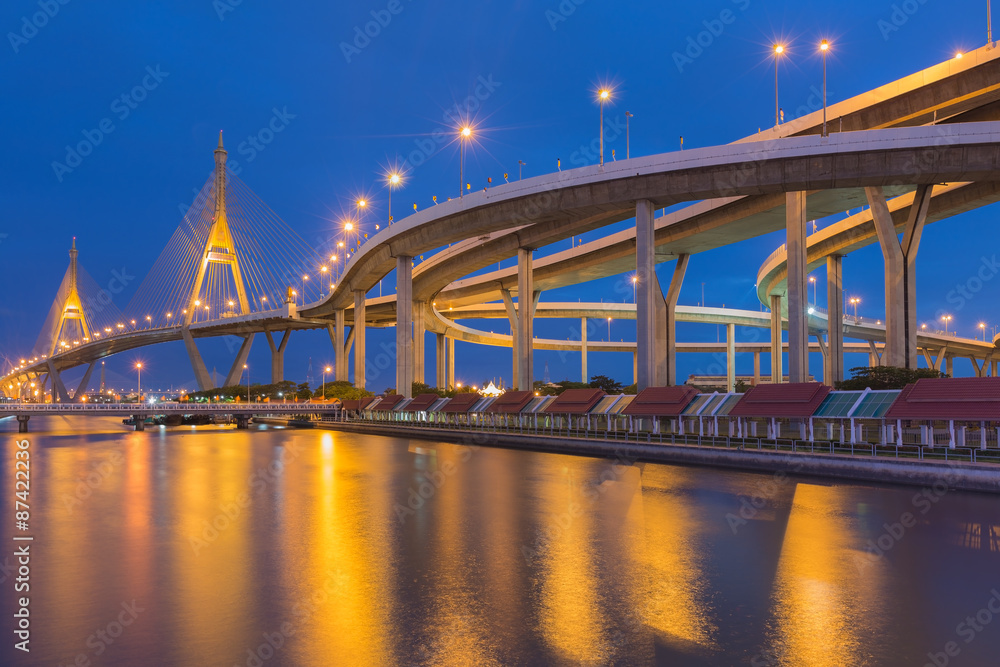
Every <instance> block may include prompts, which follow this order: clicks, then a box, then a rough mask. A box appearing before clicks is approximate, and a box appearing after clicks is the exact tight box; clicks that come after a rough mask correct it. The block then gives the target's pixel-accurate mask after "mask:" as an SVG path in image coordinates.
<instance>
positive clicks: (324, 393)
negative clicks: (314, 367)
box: [323, 366, 330, 401]
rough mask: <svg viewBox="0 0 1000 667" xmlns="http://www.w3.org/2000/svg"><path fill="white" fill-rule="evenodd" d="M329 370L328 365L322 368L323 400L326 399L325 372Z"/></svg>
mask: <svg viewBox="0 0 1000 667" xmlns="http://www.w3.org/2000/svg"><path fill="white" fill-rule="evenodd" d="M329 372H330V367H329V366H326V367H324V368H323V400H324V401H325V400H326V374H327V373H329Z"/></svg>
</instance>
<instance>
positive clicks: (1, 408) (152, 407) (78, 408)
mask: <svg viewBox="0 0 1000 667" xmlns="http://www.w3.org/2000/svg"><path fill="white" fill-rule="evenodd" d="M339 410H340V407H339V406H338V405H337V404H335V403H0V414H8V415H15V414H18V415H20V414H105V413H115V414H123V413H127V414H185V415H188V414H196V413H215V414H218V413H248V412H249V413H257V414H259V413H271V414H288V413H296V414H320V413H331V412H338V411H339Z"/></svg>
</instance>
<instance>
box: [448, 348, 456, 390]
mask: <svg viewBox="0 0 1000 667" xmlns="http://www.w3.org/2000/svg"><path fill="white" fill-rule="evenodd" d="M454 388H455V339H454V338H449V339H448V389H454Z"/></svg>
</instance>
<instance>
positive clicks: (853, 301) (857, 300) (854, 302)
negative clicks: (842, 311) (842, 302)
mask: <svg viewBox="0 0 1000 667" xmlns="http://www.w3.org/2000/svg"><path fill="white" fill-rule="evenodd" d="M859 303H861V299H860V298H859V297H856V296H852V297H851V300H850V304H851V305H852V306H854V321H855V322H857V321H858V304H859Z"/></svg>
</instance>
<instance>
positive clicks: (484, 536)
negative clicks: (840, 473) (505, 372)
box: [0, 417, 1000, 667]
mask: <svg viewBox="0 0 1000 667" xmlns="http://www.w3.org/2000/svg"><path fill="white" fill-rule="evenodd" d="M31 427H32V433H30V434H27V435H26V436H18V435H17V434H16V424H15V423H12V420H9V419H8V420H4V421H0V429H4V431H3V445H2V452H3V461H4V464H3V465H4V468H3V474H2V475H0V479H2V480H3V484H2V490H3V495H4V501H3V507H4V511H3V513H2V516H0V538H2V540H3V542H4V543H5V544H6V545H7V546H5V547H4V548H3V551H2V552H0V566H2V571H0V577H2V578H3V583H2V585H0V589H2V591H3V593H2V602H0V608H2V612H3V618H4V632H3V634H2V642H3V646H2V652H0V656H3V659H2V662H3V664H13V665H88V664H90V665H183V666H189V665H224V666H231V665H244V666H255V665H256V666H258V667H261V666H264V665H267V666H271V665H393V664H416V665H515V664H519V665H578V664H579V665H603V664H620V665H626V664H627V665H653V664H665V665H737V664H744V665H758V666H763V665H794V666H798V665H831V666H833V665H836V666H843V665H915V666H917V667H919V666H921V665H925V664H930V665H937V667H941V666H942V665H945V664H949V665H997V664H1000V567H998V565H1000V499H998V498H997V497H994V496H988V495H979V494H971V493H962V492H957V491H947V490H946V489H945V488H944V486H938V487H937V488H936V489H935V488H927V489H923V490H921V489H918V488H903V487H878V486H872V485H862V484H848V483H831V482H828V481H822V480H815V479H806V478H796V477H786V476H783V475H762V474H751V473H740V472H730V471H720V470H713V469H709V468H694V467H680V466H670V465H657V464H643V463H637V464H635V463H633V462H631V461H630V460H628V459H627V458H625V459H624V460H619V461H611V460H604V459H591V458H584V457H575V456H564V455H557V454H543V453H530V452H521V451H511V450H503V449H494V448H489V447H481V446H479V445H478V444H477V443H476V442H475V441H472V440H470V441H468V442H467V443H465V444H461V445H459V444H446V443H435V442H429V441H421V440H407V439H404V438H386V437H378V436H363V435H357V434H348V433H338V432H335V431H324V430H286V429H281V428H275V427H255V428H254V429H252V430H250V431H236V430H233V429H232V428H223V427H198V428H193V427H177V428H169V429H168V428H153V429H151V430H148V431H146V432H141V433H135V432H131V431H129V430H128V429H127V427H124V426H122V425H121V423H120V421H119V420H113V419H107V420H102V419H84V418H56V417H51V418H35V417H33V418H32V420H31ZM19 437H23V438H26V439H27V440H28V441H29V442H30V446H29V452H30V471H31V479H30V484H31V486H30V499H29V505H30V520H29V530H28V531H19V530H17V528H16V526H15V524H14V509H15V508H14V491H15V489H14V486H13V484H14V463H15V452H16V451H18V449H17V444H16V443H17V440H18V438H19ZM15 535H21V536H24V535H30V536H32V537H33V538H34V540H33V541H32V542H30V554H31V558H30V565H29V567H30V575H29V577H30V581H29V582H28V585H29V586H30V592H29V593H15V592H14V585H15V583H16V579H17V578H18V573H17V569H16V568H17V563H16V558H15V556H14V549H15V548H17V545H19V544H20V545H23V544H25V543H24V542H14V541H13V540H12V539H11V538H12V537H13V536H15ZM23 595H30V601H29V604H28V609H29V611H30V633H31V634H30V644H29V648H30V649H31V650H30V653H24V652H22V651H19V650H16V649H15V648H14V644H15V642H17V641H18V639H17V638H16V637H15V636H14V634H13V630H14V627H15V619H14V618H13V614H14V613H15V612H16V611H17V610H18V608H19V605H18V602H17V598H18V597H20V596H23ZM991 606H992V609H993V610H995V612H996V613H994V611H991V610H990V608H991ZM949 652H950V653H951V655H949ZM935 661H936V662H935Z"/></svg>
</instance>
